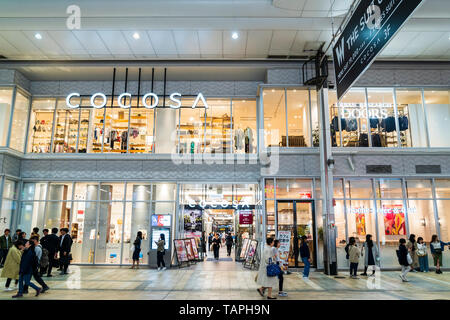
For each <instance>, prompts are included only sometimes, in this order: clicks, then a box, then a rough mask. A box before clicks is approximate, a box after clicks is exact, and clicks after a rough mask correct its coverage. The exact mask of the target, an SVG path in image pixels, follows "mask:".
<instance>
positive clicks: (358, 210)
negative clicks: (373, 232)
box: [350, 207, 417, 214]
mask: <svg viewBox="0 0 450 320" xmlns="http://www.w3.org/2000/svg"><path fill="white" fill-rule="evenodd" d="M407 211H408V213H416V212H417V210H416V208H414V207H410V208H408V209H407ZM377 212H378V214H388V213H394V214H397V213H406V212H405V208H403V207H399V208H397V207H395V208H377ZM350 213H353V214H361V213H364V214H369V213H375V208H364V207H359V208H350Z"/></svg>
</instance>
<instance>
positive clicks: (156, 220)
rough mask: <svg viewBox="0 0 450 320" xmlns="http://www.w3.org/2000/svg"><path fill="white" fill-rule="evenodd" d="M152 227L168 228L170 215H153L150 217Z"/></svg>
mask: <svg viewBox="0 0 450 320" xmlns="http://www.w3.org/2000/svg"><path fill="white" fill-rule="evenodd" d="M152 226H153V227H170V214H154V215H152Z"/></svg>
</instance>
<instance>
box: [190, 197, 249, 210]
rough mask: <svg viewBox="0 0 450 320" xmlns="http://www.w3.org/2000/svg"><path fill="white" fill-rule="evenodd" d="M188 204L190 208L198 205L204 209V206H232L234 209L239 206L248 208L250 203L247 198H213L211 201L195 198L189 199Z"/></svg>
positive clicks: (223, 207)
mask: <svg viewBox="0 0 450 320" xmlns="http://www.w3.org/2000/svg"><path fill="white" fill-rule="evenodd" d="M188 206H189V207H191V208H195V206H200V207H201V208H203V209H205V208H208V209H209V208H212V209H214V208H218V209H220V208H222V209H225V208H228V207H233V208H234V209H240V208H248V209H250V204H249V203H248V201H247V200H245V199H242V200H240V201H237V200H233V201H228V200H225V199H217V200H213V201H204V200H201V201H195V200H189V203H188Z"/></svg>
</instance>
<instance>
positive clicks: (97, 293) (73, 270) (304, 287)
mask: <svg viewBox="0 0 450 320" xmlns="http://www.w3.org/2000/svg"><path fill="white" fill-rule="evenodd" d="M222 256H223V255H222ZM57 274H58V273H57V272H56V271H55V272H54V275H55V276H54V277H52V278H44V281H46V282H47V284H48V285H49V286H50V288H51V289H50V291H48V292H47V293H45V294H43V295H41V296H40V297H38V298H35V297H34V292H33V290H32V289H31V290H30V294H29V295H26V298H25V299H70V300H78V299H88V300H93V299H113V300H118V299H119V300H120V299H123V300H125V299H154V300H161V299H176V300H185V299H192V300H197V299H200V300H207V299H216V300H240V299H250V300H253V299H254V300H260V299H261V297H260V296H259V294H258V293H257V292H256V290H255V289H256V288H257V286H256V283H255V281H254V278H255V275H256V271H250V270H247V269H244V268H243V267H242V264H241V263H236V262H232V261H220V262H216V261H205V262H199V263H197V264H196V265H192V266H190V267H187V268H182V269H178V268H175V269H170V270H166V271H160V272H158V271H156V270H154V269H140V270H130V269H129V268H127V267H80V266H71V267H70V274H69V275H66V276H59V275H57ZM340 275H341V276H345V278H335V277H329V276H326V275H324V274H323V273H321V272H312V273H311V276H310V280H306V281H305V280H303V279H302V277H301V274H298V273H292V274H290V275H287V276H285V281H284V282H285V291H287V292H288V294H289V296H288V297H285V298H280V299H283V300H284V299H297V300H301V299H305V300H309V299H314V300H317V299H320V300H328V299H330V300H335V299H338V300H342V299H371V300H374V299H388V300H394V299H404V300H405V299H406V300H408V299H450V272H448V273H444V274H442V275H437V274H436V273H434V272H430V273H410V274H409V275H408V277H409V279H410V282H408V283H402V282H401V280H400V278H399V276H398V275H399V272H384V271H383V272H380V274H379V275H378V274H377V275H378V276H377V277H375V278H369V280H367V278H365V277H361V279H359V280H356V279H355V280H354V279H349V278H348V277H347V274H346V273H343V272H341V273H340ZM3 280H4V279H2V281H3ZM13 293H14V292H4V291H0V299H11V296H12V295H13Z"/></svg>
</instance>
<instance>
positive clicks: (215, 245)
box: [208, 232, 235, 260]
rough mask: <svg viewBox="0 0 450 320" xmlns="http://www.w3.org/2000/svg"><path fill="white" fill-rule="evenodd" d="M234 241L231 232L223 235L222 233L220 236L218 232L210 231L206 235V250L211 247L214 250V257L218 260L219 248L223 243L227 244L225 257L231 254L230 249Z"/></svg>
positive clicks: (209, 249)
mask: <svg viewBox="0 0 450 320" xmlns="http://www.w3.org/2000/svg"><path fill="white" fill-rule="evenodd" d="M234 243H235V238H234V237H233V236H232V235H231V232H229V233H228V234H226V235H225V233H222V234H221V235H220V236H219V234H218V233H212V232H211V233H210V234H209V236H208V251H211V247H212V249H213V252H214V259H216V260H219V250H220V248H221V247H222V246H223V244H225V245H226V246H227V257H229V256H231V249H232V248H233V245H234Z"/></svg>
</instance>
